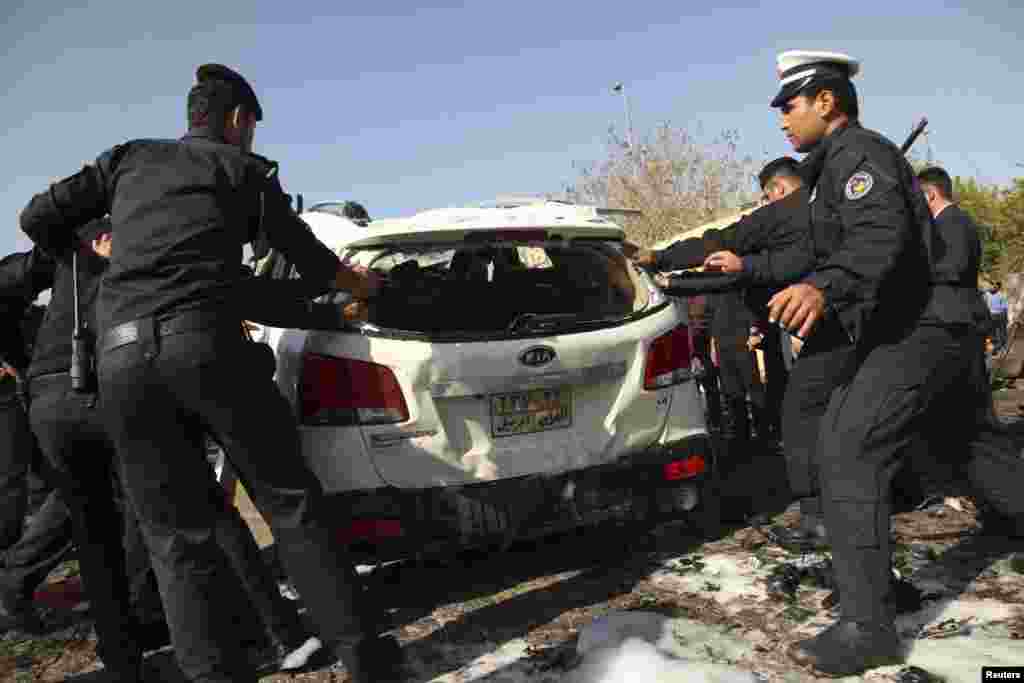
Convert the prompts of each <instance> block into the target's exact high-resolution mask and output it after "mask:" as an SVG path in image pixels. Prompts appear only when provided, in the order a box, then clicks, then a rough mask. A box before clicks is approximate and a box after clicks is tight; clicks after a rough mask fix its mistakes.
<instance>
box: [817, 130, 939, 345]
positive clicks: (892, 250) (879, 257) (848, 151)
mask: <svg viewBox="0 0 1024 683" xmlns="http://www.w3.org/2000/svg"><path fill="white" fill-rule="evenodd" d="M801 168H802V171H803V175H804V179H805V181H806V182H807V185H808V187H810V188H812V189H811V201H810V206H811V245H810V246H811V249H812V251H813V253H814V255H815V261H816V262H817V265H816V266H815V268H814V271H813V272H812V273H810V274H809V275H807V277H805V278H804V282H807V283H809V284H812V285H814V286H815V287H817V288H818V289H820V290H821V291H822V292H824V294H825V300H826V303H827V305H828V306H829V308H830V310H831V311H833V312H835V314H837V315H838V318H839V321H840V323H841V324H842V326H843V327H844V328H845V330H846V332H847V334H848V335H849V336H850V337H851V338H852V339H854V340H860V339H863V338H866V337H872V338H878V339H881V338H890V337H894V336H899V335H900V334H902V333H904V332H905V331H907V330H909V329H910V328H911V327H913V326H914V325H916V324H917V323H918V321H919V320H920V318H921V315H922V313H923V311H924V308H925V306H926V304H927V302H928V298H929V296H930V294H931V292H930V284H931V275H930V272H929V270H930V268H929V262H928V253H927V250H926V249H925V244H926V243H927V242H928V241H930V239H931V229H932V228H931V216H930V214H929V212H928V207H927V205H926V204H925V201H924V196H923V195H922V193H921V191H920V190H919V189H918V186H917V183H916V180H915V177H914V173H913V170H912V169H911V168H910V164H908V163H907V160H906V159H905V158H904V156H903V154H902V153H901V152H900V150H899V148H898V147H897V146H896V145H894V144H893V143H892V142H890V141H889V140H887V139H886V138H884V137H883V136H881V135H879V134H878V133H875V132H874V131H870V130H867V129H866V128H862V127H861V126H860V125H859V124H856V123H853V124H850V125H848V126H845V127H843V128H840V129H839V130H837V131H835V132H833V133H832V134H830V135H829V136H828V137H826V138H825V139H824V140H822V141H821V143H819V144H818V146H817V147H816V148H815V149H814V150H813V151H812V152H811V153H810V154H809V155H808V156H807V157H806V158H805V159H804V160H803V161H802V162H801Z"/></svg>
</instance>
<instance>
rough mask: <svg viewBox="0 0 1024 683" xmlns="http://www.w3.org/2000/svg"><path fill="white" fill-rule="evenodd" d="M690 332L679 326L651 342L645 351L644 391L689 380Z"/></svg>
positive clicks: (690, 374) (684, 326)
mask: <svg viewBox="0 0 1024 683" xmlns="http://www.w3.org/2000/svg"><path fill="white" fill-rule="evenodd" d="M690 358H691V353H690V332H689V330H688V329H687V327H686V325H680V326H679V327H676V328H675V329H673V330H672V331H670V332H668V333H667V334H663V335H661V336H660V337H658V338H657V339H655V340H654V341H653V342H651V348H649V349H648V350H647V365H646V366H645V367H644V389H648V390H650V389H661V388H663V387H668V386H672V385H673V384H679V383H680V382H685V381H686V380H688V379H690V377H691V376H692V373H691V372H690Z"/></svg>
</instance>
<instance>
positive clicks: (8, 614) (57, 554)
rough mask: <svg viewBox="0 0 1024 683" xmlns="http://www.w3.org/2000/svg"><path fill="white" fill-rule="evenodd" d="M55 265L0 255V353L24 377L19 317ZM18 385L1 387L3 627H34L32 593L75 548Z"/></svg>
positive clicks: (26, 255)
mask: <svg viewBox="0 0 1024 683" xmlns="http://www.w3.org/2000/svg"><path fill="white" fill-rule="evenodd" d="M53 270H54V263H53V261H52V260H51V259H49V258H47V257H46V256H45V255H43V254H42V253H41V252H39V251H38V250H32V251H29V252H23V253H16V254H11V255H10V256H7V257H5V258H4V259H3V260H2V261H0V319H2V320H3V321H4V324H3V333H2V334H0V346H2V348H0V357H2V358H3V361H4V362H5V363H7V364H8V365H10V366H11V367H13V368H14V369H16V370H17V371H18V372H19V373H20V375H21V377H22V378H24V376H25V371H26V368H27V366H28V363H29V357H28V355H27V353H26V349H27V347H28V346H29V345H28V344H26V340H25V337H24V334H23V330H22V325H21V323H22V317H23V315H24V312H25V310H26V308H27V307H28V305H29V304H30V303H31V302H32V301H33V300H34V299H35V298H36V297H37V296H38V295H39V293H40V292H42V291H43V290H45V289H48V288H49V287H50V284H51V282H52V278H53ZM30 333H31V331H30ZM23 390H24V389H23V387H18V388H17V391H19V392H23ZM15 391H16V390H15V381H14V380H13V379H11V380H8V382H6V383H5V385H4V387H3V389H0V422H2V423H0V629H2V628H7V627H20V628H34V627H35V628H37V627H38V626H39V624H38V623H36V620H35V619H34V613H32V611H31V608H30V604H31V598H32V594H33V592H34V591H35V589H36V587H37V586H39V584H41V583H42V582H43V581H44V580H45V579H46V576H47V575H48V574H49V573H50V571H52V570H53V569H54V568H55V567H56V566H57V565H58V564H60V562H61V561H63V559H64V558H65V557H66V556H67V554H68V552H69V551H70V550H71V547H72V541H71V520H70V516H69V513H68V509H67V505H66V504H65V501H64V497H63V495H62V493H61V492H60V491H59V490H57V489H56V488H55V487H54V473H53V472H52V470H51V468H49V466H48V465H47V463H46V461H45V459H44V458H43V457H42V454H41V453H40V451H39V447H38V444H37V443H36V440H35V438H34V437H33V435H32V432H31V428H30V426H29V421H28V416H27V414H26V412H25V409H24V406H23V405H22V404H23V399H24V396H20V397H19V396H18V395H17V394H16V393H15ZM33 472H34V473H35V474H36V475H37V476H36V477H35V478H36V479H37V480H38V481H39V482H40V483H41V484H42V486H41V487H40V488H39V490H38V494H40V495H41V496H42V500H41V503H40V504H39V506H38V508H37V509H36V510H35V511H34V514H33V515H32V517H31V519H30V520H29V521H28V523H27V524H26V523H25V513H26V511H27V507H28V503H29V493H30V492H29V489H30V485H29V480H30V475H31V473H33Z"/></svg>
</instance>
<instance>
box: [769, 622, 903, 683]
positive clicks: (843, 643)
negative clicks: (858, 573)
mask: <svg viewBox="0 0 1024 683" xmlns="http://www.w3.org/2000/svg"><path fill="white" fill-rule="evenodd" d="M789 657H790V659H792V660H793V661H794V662H796V663H797V664H799V665H801V666H805V667H809V668H812V669H814V670H816V671H818V672H820V673H822V674H825V675H826V676H835V677H839V676H854V675H856V674H861V673H864V672H865V671H867V670H868V669H874V668H876V667H879V666H888V665H890V664H902V663H903V660H904V654H903V648H902V646H901V645H900V639H899V636H897V635H896V629H895V627H893V625H892V623H889V622H856V621H837V622H836V623H834V624H832V626H830V627H828V628H827V629H825V630H824V631H822V632H821V633H819V634H818V635H816V636H814V637H813V638H809V639H808V640H802V641H800V642H799V643H793V645H791V646H790V648H789Z"/></svg>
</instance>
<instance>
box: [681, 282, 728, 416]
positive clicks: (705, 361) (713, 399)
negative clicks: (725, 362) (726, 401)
mask: <svg viewBox="0 0 1024 683" xmlns="http://www.w3.org/2000/svg"><path fill="white" fill-rule="evenodd" d="M686 303H687V313H688V319H689V323H690V324H689V327H690V341H691V344H692V345H693V355H694V356H696V357H697V358H698V359H700V362H701V365H703V366H704V372H703V374H702V375H701V376H700V377H699V378H698V380H697V381H698V382H699V383H700V386H701V388H703V389H704V400H705V402H706V404H707V420H708V426H709V427H711V428H712V429H719V428H720V427H721V423H722V401H721V394H720V393H719V390H718V367H717V366H716V365H715V364H714V362H713V361H712V357H711V331H710V322H711V321H710V318H711V310H710V309H709V308H708V297H707V296H705V295H697V296H692V297H689V298H688V299H687V302H686Z"/></svg>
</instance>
